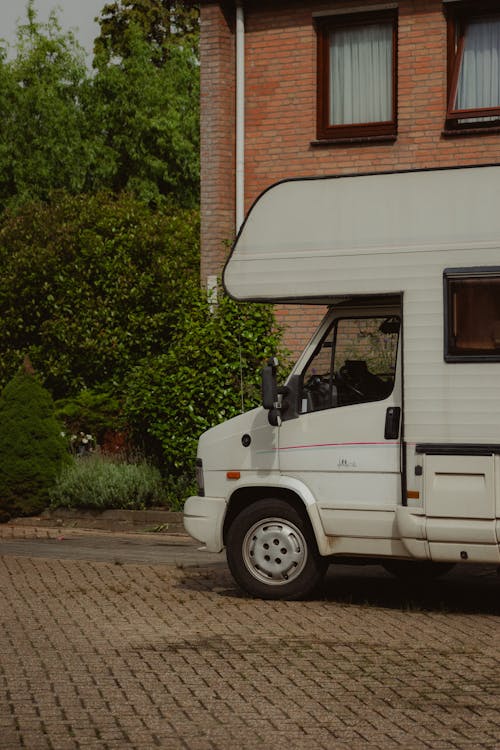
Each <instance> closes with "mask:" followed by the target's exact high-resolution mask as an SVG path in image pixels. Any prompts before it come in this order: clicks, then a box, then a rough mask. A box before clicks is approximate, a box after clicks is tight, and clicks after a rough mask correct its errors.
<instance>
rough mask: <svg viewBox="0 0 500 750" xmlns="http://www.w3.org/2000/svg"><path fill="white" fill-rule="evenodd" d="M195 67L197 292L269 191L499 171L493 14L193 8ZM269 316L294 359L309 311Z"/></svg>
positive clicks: (256, 3) (496, 5)
mask: <svg viewBox="0 0 500 750" xmlns="http://www.w3.org/2000/svg"><path fill="white" fill-rule="evenodd" d="M200 55H201V157H202V198H201V211H202V237H201V240H202V260H201V270H202V278H203V279H204V281H205V282H206V283H208V284H209V285H211V284H213V283H214V279H215V278H216V277H217V276H220V273H221V270H222V267H223V265H224V262H225V259H226V257H227V254H228V252H229V250H228V243H230V242H231V241H232V240H233V238H234V236H235V232H236V231H237V227H238V225H239V224H240V222H241V220H242V218H243V215H244V213H245V212H246V211H248V208H249V207H250V206H251V204H252V202H253V201H254V200H255V199H256V198H257V196H258V195H259V194H260V193H261V192H262V191H263V190H264V189H265V188H267V187H268V186H269V185H270V184H272V183H274V182H276V181H278V180H281V179H283V178H289V177H299V176H314V175H327V174H331V175H340V174H349V173H351V174H352V173H362V172H378V171H394V170H412V169H426V168H432V167H447V166H456V165H474V164H489V163H498V162H500V2H499V0H496V1H495V2H491V1H484V2H483V1H482V0H474V2H470V1H469V0H398V1H397V2H377V1H376V0H329V2H320V1H319V0H311V2H304V1H303V0H290V1H289V2H287V1H286V0H241V2H237V1H236V2H234V1H232V2H231V1H230V0H226V1H225V2H223V1H222V0H203V1H202V3H201V52H200ZM457 179H459V173H457ZM362 210H363V209H362V206H360V214H362ZM277 315H278V319H279V320H280V322H282V323H285V325H286V335H285V344H286V345H287V346H288V347H289V348H290V349H291V350H292V351H297V350H300V349H301V348H302V345H303V343H304V340H305V338H307V337H308V335H309V333H310V332H311V328H312V326H313V325H315V324H316V322H317V319H318V315H319V311H318V310H317V309H309V310H308V311H307V312H305V311H304V309H300V308H298V307H293V308H290V307H285V306H280V307H278V308H277Z"/></svg>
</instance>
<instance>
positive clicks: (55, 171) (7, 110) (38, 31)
mask: <svg viewBox="0 0 500 750" xmlns="http://www.w3.org/2000/svg"><path fill="white" fill-rule="evenodd" d="M15 52H16V54H15V57H14V58H13V59H12V60H7V59H6V56H5V54H3V55H2V56H1V57H0V105H1V107H2V117H1V118H0V209H1V208H4V207H5V206H6V205H8V204H9V203H22V202H23V201H24V200H26V199H30V198H42V199H45V198H46V197H47V195H48V194H49V192H50V191H51V190H53V189H55V188H60V187H64V188H66V189H68V190H69V191H71V192H74V193H76V192H80V191H81V190H83V189H84V188H85V184H86V179H87V174H88V170H89V164H90V160H91V155H92V153H93V150H94V144H93V143H92V140H93V137H92V134H91V133H89V132H88V131H87V128H86V116H85V113H84V111H83V108H82V99H83V98H84V96H85V94H84V89H85V87H86V86H87V76H88V73H87V70H86V67H85V61H84V53H83V50H82V49H81V47H79V45H78V43H77V42H76V40H75V38H74V36H73V35H72V34H71V33H70V32H64V33H63V31H62V30H61V27H60V25H59V22H58V20H57V16H56V14H54V13H52V14H51V16H50V18H49V21H48V22H47V23H46V24H41V23H39V22H38V20H37V16H36V13H35V9H34V5H33V0H29V2H28V6H27V20H26V23H24V24H23V25H20V26H19V27H18V37H17V43H16V48H15Z"/></svg>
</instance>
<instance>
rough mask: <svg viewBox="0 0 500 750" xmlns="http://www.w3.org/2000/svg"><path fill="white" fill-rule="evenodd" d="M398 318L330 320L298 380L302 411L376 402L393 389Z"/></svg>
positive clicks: (398, 326)
mask: <svg viewBox="0 0 500 750" xmlns="http://www.w3.org/2000/svg"><path fill="white" fill-rule="evenodd" d="M399 328H400V320H399V318H397V317H395V316H390V317H387V316H384V317H371V318H340V319H337V320H335V321H334V323H333V325H332V326H331V328H330V329H329V330H328V332H327V333H326V335H325V336H324V337H323V340H322V341H321V343H320V344H319V346H318V347H317V349H316V351H315V352H314V354H313V356H312V357H311V359H310V360H309V362H308V364H307V366H306V369H305V370H304V373H303V377H302V393H301V412H302V413H306V412H312V411H321V410H323V409H331V408H335V407H338V406H348V405H350V404H362V403H367V402H370V401H381V400H383V399H385V398H387V397H388V396H389V395H390V394H391V393H392V390H393V388H394V377H395V371H396V356H397V349H398V339H399Z"/></svg>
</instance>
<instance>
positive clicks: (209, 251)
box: [200, 3, 235, 280]
mask: <svg viewBox="0 0 500 750" xmlns="http://www.w3.org/2000/svg"><path fill="white" fill-rule="evenodd" d="M200 23H201V37H200V65H201V68H200V73H201V82H200V85H201V102H200V104H201V122H202V126H201V217H202V219H201V248H202V252H201V276H202V279H203V280H206V278H207V276H209V275H211V274H215V275H220V272H221V268H222V266H223V264H224V260H225V258H226V256H227V253H228V245H227V243H228V242H231V241H232V239H233V237H234V227H235V221H234V212H235V206H234V202H235V165H234V149H235V132H234V119H235V75H234V67H235V55H234V52H235V50H234V20H233V17H232V13H231V11H228V12H224V10H223V8H221V6H220V4H219V3H210V4H206V5H202V7H201V20H200Z"/></svg>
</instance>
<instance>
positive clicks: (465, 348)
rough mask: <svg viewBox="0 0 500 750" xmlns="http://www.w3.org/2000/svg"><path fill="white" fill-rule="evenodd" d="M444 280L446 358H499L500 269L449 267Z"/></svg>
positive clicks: (469, 359) (452, 359)
mask: <svg viewBox="0 0 500 750" xmlns="http://www.w3.org/2000/svg"><path fill="white" fill-rule="evenodd" d="M444 283H445V360H446V361H447V362H471V361H472V362H474V361H476V362H478V361H479V362H481V361H488V360H489V361H496V362H498V361H499V360H500V269H499V268H484V269H470V270H467V269H449V270H447V271H445V273H444Z"/></svg>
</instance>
